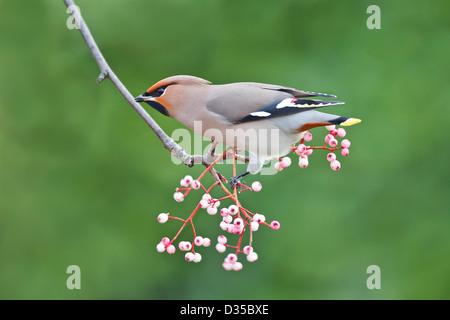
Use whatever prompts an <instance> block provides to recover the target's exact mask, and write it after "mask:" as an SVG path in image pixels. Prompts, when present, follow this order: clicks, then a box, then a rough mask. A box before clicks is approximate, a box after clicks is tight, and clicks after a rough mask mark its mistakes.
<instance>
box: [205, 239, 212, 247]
mask: <svg viewBox="0 0 450 320" xmlns="http://www.w3.org/2000/svg"><path fill="white" fill-rule="evenodd" d="M210 245H211V239H209V238H203V246H204V247H209V246H210Z"/></svg>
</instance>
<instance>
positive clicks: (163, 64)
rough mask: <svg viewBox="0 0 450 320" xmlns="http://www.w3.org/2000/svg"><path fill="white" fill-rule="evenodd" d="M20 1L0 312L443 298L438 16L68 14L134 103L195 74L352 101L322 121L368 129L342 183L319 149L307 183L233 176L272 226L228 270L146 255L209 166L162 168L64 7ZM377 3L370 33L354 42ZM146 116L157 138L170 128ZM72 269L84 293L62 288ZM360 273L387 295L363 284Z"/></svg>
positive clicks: (399, 7) (448, 185) (5, 88)
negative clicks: (14, 305) (240, 265)
mask: <svg viewBox="0 0 450 320" xmlns="http://www.w3.org/2000/svg"><path fill="white" fill-rule="evenodd" d="M25 2H26V4H25V3H24V2H23V1H7V0H1V1H0V39H1V41H0V88H1V89H0V298H2V299H448V298H449V297H450V239H449V231H450V217H449V213H450V211H449V209H448V197H449V195H450V181H449V179H450V169H449V168H450V166H449V159H450V151H449V145H448V135H449V133H448V132H449V129H448V128H449V127H448V125H449V119H450V112H449V110H450V108H449V107H448V106H447V104H448V101H449V98H450V96H449V63H448V57H449V56H450V47H449V46H450V44H449V19H448V14H449V9H450V5H449V2H448V1H447V2H446V1H425V2H421V3H420V4H416V5H413V4H412V3H411V2H410V1H406V0H397V1H360V0H351V1H340V2H337V1H333V0H329V1H311V0H310V1H298V0H280V1H268V0H258V1H255V0H250V1H237V0H228V1H227V0H209V1H205V0H190V1H188V0H164V1H162V0H161V1H146V0H128V1H107V0H97V1H87V0H79V1H77V4H78V5H79V6H80V7H81V13H82V14H83V16H84V18H85V19H86V22H87V23H88V25H89V27H90V28H91V31H92V32H93V34H94V37H95V38H96V40H97V42H98V44H99V46H100V48H101V50H102V51H103V54H104V55H105V57H106V58H107V60H108V62H109V64H110V65H111V67H112V68H113V70H114V71H115V72H116V74H117V75H118V76H119V78H120V79H121V80H122V81H123V82H124V84H125V85H126V86H127V87H128V89H129V90H130V91H131V92H132V93H133V94H134V95H138V94H140V93H142V92H143V91H144V90H146V89H147V88H148V87H149V86H150V85H151V84H153V83H155V82H156V81H158V80H160V79H162V78H165V77H167V76H170V75H175V74H191V75H196V76H200V77H203V78H205V79H208V80H210V81H212V82H213V83H217V84H219V83H227V82H237V81H257V82H266V83H273V84H281V85H286V86H291V87H297V88H300V89H305V90H312V91H319V92H329V93H334V94H336V95H337V96H338V97H339V99H342V100H344V101H345V102H346V104H345V105H344V106H339V107H335V108H336V109H335V110H328V111H329V112H335V113H338V114H341V115H346V116H352V117H358V118H361V119H363V122H362V123H361V124H359V125H357V126H353V127H350V128H348V130H347V132H348V138H349V139H350V140H351V141H352V146H351V148H350V152H351V154H350V156H349V157H348V158H345V159H341V160H342V169H341V170H340V171H339V172H333V171H332V170H330V168H329V164H328V162H327V161H326V159H325V153H320V152H316V153H314V154H313V155H312V156H311V158H310V166H309V167H308V168H307V169H304V170H303V169H300V168H298V167H297V166H296V165H294V166H292V167H290V168H289V169H287V170H285V171H283V172H281V173H279V174H277V175H275V176H257V177H254V176H253V177H249V178H247V179H246V182H248V183H251V182H252V181H253V180H259V181H261V182H262V184H263V190H262V191H261V192H260V193H243V194H242V196H241V198H240V199H241V200H242V201H243V203H245V205H246V206H247V207H248V208H249V209H251V210H253V211H256V212H261V213H264V214H265V215H266V216H267V217H268V219H269V220H272V219H276V220H278V221H280V223H281V229H280V230H278V231H272V230H270V229H268V228H262V229H261V230H260V231H258V232H257V233H256V234H255V240H254V246H255V250H256V251H257V252H258V253H259V260H258V261H257V262H255V263H248V262H244V269H243V270H242V271H241V272H227V271H225V270H223V269H222V267H221V262H222V261H223V258H224V255H223V254H219V253H217V252H216V251H215V250H214V248H213V247H210V248H202V249H200V250H199V252H201V253H202V255H203V261H202V262H201V263H199V264H194V263H186V262H184V260H183V255H182V254H181V253H180V252H177V254H175V255H167V254H159V253H157V252H156V250H155V246H156V244H157V243H158V242H159V241H160V239H161V238H162V237H163V236H166V235H168V236H173V235H174V234H175V233H176V231H177V230H178V227H179V226H180V224H179V223H178V222H176V221H170V222H169V223H167V224H164V225H161V224H159V223H157V221H156V217H157V215H158V213H160V212H170V213H171V214H173V215H178V216H182V217H187V215H188V214H189V213H190V211H191V210H192V208H193V207H194V206H195V204H196V201H198V198H199V197H200V194H196V195H195V196H193V197H190V198H187V199H186V200H185V202H183V203H181V204H178V203H176V202H175V201H173V198H172V195H173V192H174V189H175V187H176V186H177V185H178V183H179V180H180V179H181V178H182V177H184V175H186V174H191V175H193V176H195V175H198V174H200V173H201V171H202V168H200V167H196V168H192V169H189V168H187V167H185V166H181V165H174V164H173V163H172V162H171V160H170V156H169V154H168V153H167V151H166V150H165V149H164V148H163V147H162V145H161V143H160V141H159V140H158V139H157V138H156V136H155V135H154V133H153V132H151V130H149V129H148V127H147V126H146V124H145V123H144V122H143V121H142V120H141V119H140V118H139V116H138V115H137V114H136V113H135V112H134V110H133V109H132V108H131V107H130V106H129V105H128V104H127V103H126V101H125V100H124V99H123V98H122V97H121V96H120V95H119V93H118V92H117V91H116V89H115V88H114V87H113V86H112V84H111V83H110V82H109V81H104V82H103V83H101V84H97V83H96V82H95V79H96V77H97V76H98V73H99V70H98V68H97V65H96V63H95V61H94V60H93V58H92V56H91V53H90V52H89V50H88V48H87V47H86V45H85V43H84V41H83V40H82V38H81V35H80V33H79V32H78V31H77V30H76V29H74V30H69V29H67V27H66V20H67V18H68V17H69V15H68V14H67V13H66V8H65V6H64V4H63V2H62V1H55V0H51V1H50V0H41V1H25ZM371 4H376V5H378V6H380V8H381V29H380V30H369V29H368V28H367V27H366V20H367V19H368V17H369V14H367V13H366V9H367V7H368V6H369V5H371ZM149 112H150V114H151V115H152V116H153V117H154V118H155V119H156V120H157V121H158V123H159V124H160V125H161V126H162V127H163V128H164V130H166V132H168V133H169V134H170V133H171V132H173V130H175V129H176V128H178V127H179V126H180V125H179V124H178V123H177V122H176V121H174V120H172V119H169V118H165V117H164V116H162V115H160V114H159V113H157V112H155V111H154V110H149ZM324 130H325V129H323V128H318V129H315V130H313V131H312V133H313V135H315V137H316V138H315V140H313V141H312V142H314V141H316V142H317V143H318V144H320V143H321V141H322V140H321V139H322V137H323V136H324V135H325V132H324ZM205 146H206V144H205ZM341 158H342V157H341ZM294 163H295V162H294ZM219 169H220V170H222V171H223V173H225V174H226V175H229V173H230V172H231V171H230V169H229V167H219ZM239 169H244V167H239ZM208 179H209V178H208ZM224 204H225V203H224ZM219 220H220V218H219V217H218V216H216V217H210V216H207V215H201V216H199V217H198V219H197V222H196V223H197V230H198V232H199V233H200V234H202V235H203V236H207V237H210V238H211V239H216V237H217V236H218V235H219V234H222V233H223V232H222V231H221V230H219V227H218V223H219ZM190 237H191V233H190V231H186V232H184V233H183V234H182V235H181V238H182V239H185V240H189V239H190ZM214 242H215V240H214ZM72 264H76V265H78V266H80V268H81V287H82V289H81V290H68V289H67V288H66V279H67V277H68V274H66V268H67V266H69V265H72ZM370 265H378V266H379V267H380V268H381V289H380V290H368V289H367V287H366V279H367V277H368V276H369V275H368V274H367V273H366V269H367V267H368V266H370Z"/></svg>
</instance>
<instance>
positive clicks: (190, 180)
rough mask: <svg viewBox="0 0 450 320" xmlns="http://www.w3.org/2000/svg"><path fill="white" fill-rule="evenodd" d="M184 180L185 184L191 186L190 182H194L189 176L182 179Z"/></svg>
mask: <svg viewBox="0 0 450 320" xmlns="http://www.w3.org/2000/svg"><path fill="white" fill-rule="evenodd" d="M184 180H185V181H186V183H187V184H191V183H192V181H194V179H193V178H192V177H191V176H190V175H187V176H186V177H184Z"/></svg>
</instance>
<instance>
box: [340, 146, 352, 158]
mask: <svg viewBox="0 0 450 320" xmlns="http://www.w3.org/2000/svg"><path fill="white" fill-rule="evenodd" d="M341 153H342V155H343V156H344V157H346V156H348V154H349V153H350V151H348V149H347V148H344V149H342V150H341Z"/></svg>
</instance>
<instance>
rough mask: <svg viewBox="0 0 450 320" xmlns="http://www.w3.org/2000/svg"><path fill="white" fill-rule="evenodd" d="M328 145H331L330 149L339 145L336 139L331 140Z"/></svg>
mask: <svg viewBox="0 0 450 320" xmlns="http://www.w3.org/2000/svg"><path fill="white" fill-rule="evenodd" d="M328 144H329V145H330V147H333V148H334V147H336V146H337V145H338V141H337V140H336V139H334V138H333V139H331V140H330V141H328Z"/></svg>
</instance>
